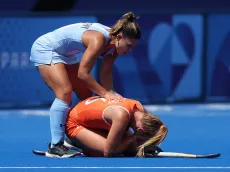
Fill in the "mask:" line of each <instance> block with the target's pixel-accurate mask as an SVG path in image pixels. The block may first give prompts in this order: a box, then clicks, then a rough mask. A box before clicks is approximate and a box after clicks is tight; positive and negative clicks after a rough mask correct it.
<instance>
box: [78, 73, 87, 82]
mask: <svg viewBox="0 0 230 172" xmlns="http://www.w3.org/2000/svg"><path fill="white" fill-rule="evenodd" d="M88 75H89V74H88V73H86V72H80V71H79V72H78V74H77V77H78V78H79V79H80V80H82V81H85V80H86V79H87V78H88Z"/></svg>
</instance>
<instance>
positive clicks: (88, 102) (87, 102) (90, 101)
mask: <svg viewBox="0 0 230 172" xmlns="http://www.w3.org/2000/svg"><path fill="white" fill-rule="evenodd" d="M97 100H102V101H103V102H106V99H105V98H97V99H94V100H86V101H85V105H89V104H91V103H93V102H95V101H97Z"/></svg>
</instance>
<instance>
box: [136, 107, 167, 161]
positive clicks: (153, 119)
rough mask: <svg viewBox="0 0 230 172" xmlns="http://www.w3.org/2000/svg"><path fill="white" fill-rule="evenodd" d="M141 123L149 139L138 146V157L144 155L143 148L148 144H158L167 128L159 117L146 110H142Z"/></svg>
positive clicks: (164, 135)
mask: <svg viewBox="0 0 230 172" xmlns="http://www.w3.org/2000/svg"><path fill="white" fill-rule="evenodd" d="M142 125H143V128H144V130H146V133H148V134H147V135H148V136H149V137H150V139H149V140H147V141H146V142H144V143H143V144H142V145H140V146H139V147H138V152H137V156H138V157H144V148H145V147H147V146H150V145H159V144H160V143H161V142H162V141H163V140H164V139H165V137H166V135H167V133H168V128H167V127H166V126H164V124H163V122H162V121H161V120H160V118H158V117H157V116H155V115H152V114H150V113H148V112H147V111H146V112H144V116H143V119H142Z"/></svg>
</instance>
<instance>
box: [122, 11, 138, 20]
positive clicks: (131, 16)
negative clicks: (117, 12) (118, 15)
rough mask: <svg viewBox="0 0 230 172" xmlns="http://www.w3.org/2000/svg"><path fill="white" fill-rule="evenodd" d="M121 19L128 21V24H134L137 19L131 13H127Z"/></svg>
mask: <svg viewBox="0 0 230 172" xmlns="http://www.w3.org/2000/svg"><path fill="white" fill-rule="evenodd" d="M122 19H125V20H128V21H129V22H134V21H135V20H136V19H137V17H136V16H135V15H134V14H133V13H132V12H128V13H126V14H124V15H123V16H122Z"/></svg>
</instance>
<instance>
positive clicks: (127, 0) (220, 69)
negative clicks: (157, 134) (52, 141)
mask: <svg viewBox="0 0 230 172" xmlns="http://www.w3.org/2000/svg"><path fill="white" fill-rule="evenodd" d="M128 11H133V12H134V14H135V15H136V16H140V18H139V19H138V23H139V25H140V27H141V29H142V38H141V40H140V42H139V43H138V45H137V47H136V48H135V49H134V50H133V51H132V52H131V53H129V54H127V55H125V56H121V57H119V58H118V59H117V61H116V64H115V67H114V69H113V70H114V87H115V90H116V91H117V92H118V93H119V94H121V95H123V96H124V97H128V98H133V99H137V100H139V101H141V102H142V103H144V104H159V103H163V104H164V103H177V102H180V103H181V102H184V103H187V102H189V103H191V102H229V100H230V1H229V0H219V1H217V0H213V1H208V0H199V1H198V0H193V1H181V0H142V1H134V0H132V1H131V0H116V1H108V0H97V1H94V0H4V1H3V0H1V5H0V108H22V107H23V108H28V107H42V106H47V107H48V106H49V105H50V104H51V103H52V102H53V99H54V94H53V93H52V92H51V91H50V90H49V89H48V88H47V86H46V85H45V84H44V82H43V81H42V80H41V77H40V76H39V73H38V71H37V70H36V68H35V67H34V66H33V64H32V63H31V62H30V60H29V56H30V49H31V46H32V44H33V42H34V41H35V39H37V38H38V37H39V36H41V35H42V34H45V33H47V32H49V31H52V30H54V29H57V28H58V27H62V26H64V25H68V24H72V23H76V22H100V23H102V24H104V25H108V26H111V25H113V24H114V23H115V22H116V20H118V19H119V18H120V17H121V16H122V15H123V14H124V13H126V12H128ZM99 68H100V60H98V62H97V65H96V66H95V68H94V69H93V71H92V74H93V75H94V77H95V78H98V71H99ZM74 102H77V98H76V97H74V99H73V103H74Z"/></svg>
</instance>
